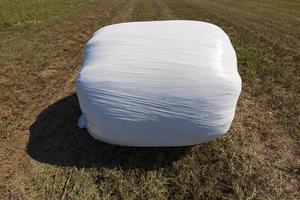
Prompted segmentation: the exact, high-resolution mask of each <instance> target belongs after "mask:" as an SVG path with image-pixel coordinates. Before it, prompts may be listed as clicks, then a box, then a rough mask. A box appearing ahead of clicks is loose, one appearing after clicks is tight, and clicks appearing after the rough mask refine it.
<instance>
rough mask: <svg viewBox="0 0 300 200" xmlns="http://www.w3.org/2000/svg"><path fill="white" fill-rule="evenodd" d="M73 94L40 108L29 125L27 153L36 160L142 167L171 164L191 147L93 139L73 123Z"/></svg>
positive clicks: (75, 101) (76, 112)
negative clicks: (131, 144)
mask: <svg viewBox="0 0 300 200" xmlns="http://www.w3.org/2000/svg"><path fill="white" fill-rule="evenodd" d="M80 113H81V111H80V108H79V104H78V99H77V96H76V94H75V93H74V94H72V95H69V96H67V97H65V98H63V99H61V100H59V101H57V102H56V103H54V104H52V105H50V106H49V107H48V108H46V109H45V110H44V111H42V112H41V113H40V114H39V116H38V117H37V119H36V121H35V122H34V123H33V124H32V125H31V126H30V136H29V141H28V144H27V153H28V154H29V155H30V156H31V157H32V158H33V159H35V160H37V161H40V162H43V163H48V164H52V165H56V166H76V167H79V168H81V167H86V168H90V167H109V168H122V169H134V168H141V169H144V170H151V169H157V168H161V167H165V166H167V165H171V164H172V163H173V162H174V161H176V160H178V159H180V158H181V157H182V156H184V155H186V154H187V153H188V152H189V150H190V147H159V148H156V147H155V148H154V147H152V148H151V147H147V148H142V147H122V146H116V145H110V144H106V143H103V142H100V141H97V140H94V139H93V138H92V137H91V136H90V135H89V134H88V132H87V130H86V129H79V128H77V126H76V123H77V119H78V117H79V116H80Z"/></svg>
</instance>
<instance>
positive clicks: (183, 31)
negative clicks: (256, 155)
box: [76, 20, 241, 146]
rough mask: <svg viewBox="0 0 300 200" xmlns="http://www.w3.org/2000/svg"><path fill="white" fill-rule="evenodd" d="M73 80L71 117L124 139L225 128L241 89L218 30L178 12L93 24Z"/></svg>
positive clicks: (171, 142)
mask: <svg viewBox="0 0 300 200" xmlns="http://www.w3.org/2000/svg"><path fill="white" fill-rule="evenodd" d="M76 84H77V95H78V98H79V102H80V107H81V110H82V112H83V116H82V117H81V119H80V120H79V123H78V125H79V126H81V127H85V126H86V127H87V129H88V131H89V133H90V134H91V135H92V136H93V137H94V138H95V139H98V140H101V141H104V142H107V143H112V144H117V145H125V146H184V145H192V144H198V143H202V142H206V141H209V140H212V139H214V138H216V137H218V136H220V135H222V134H225V133H226V132H227V131H228V129H229V127H230V125H231V122H232V120H233V117H234V113H235V107H236V104H237V101H238V97H239V95H240V92H241V79H240V76H239V74H238V71H237V60H236V55H235V51H234V49H233V47H232V45H231V42H230V40H229V38H228V36H227V35H226V34H225V33H224V31H223V30H222V29H220V28H219V27H217V26H215V25H213V24H209V23H205V22H198V21H182V20H176V21H155V22H131V23H122V24H115V25H111V26H107V27H104V28H102V29H100V30H98V31H97V32H96V33H95V34H94V36H93V37H92V39H91V40H90V41H89V42H88V43H87V45H86V46H85V49H84V61H83V65H82V68H81V71H80V73H79V76H78V79H77V82H76Z"/></svg>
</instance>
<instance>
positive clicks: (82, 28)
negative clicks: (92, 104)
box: [0, 0, 300, 200]
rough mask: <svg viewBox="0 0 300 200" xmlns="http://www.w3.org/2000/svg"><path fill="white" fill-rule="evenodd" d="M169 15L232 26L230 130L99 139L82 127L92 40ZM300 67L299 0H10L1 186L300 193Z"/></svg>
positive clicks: (2, 16)
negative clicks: (198, 137) (236, 96)
mask: <svg viewBox="0 0 300 200" xmlns="http://www.w3.org/2000/svg"><path fill="white" fill-rule="evenodd" d="M168 19H186V20H201V21H207V22H211V23H214V24H216V25H218V26H220V27H221V28H222V29H223V30H224V31H225V32H226V33H228V35H229V36H230V39H231V41H232V43H233V46H234V48H235V50H236V52H237V57H238V68H239V72H240V74H241V77H242V80H243V90H242V94H241V97H240V100H239V103H238V107H237V111H236V116H235V120H234V122H233V124H232V127H231V129H230V131H229V132H228V134H226V135H225V136H223V137H221V138H219V139H217V140H214V141H212V142H209V143H206V144H201V145H196V146H192V147H178V148H129V147H119V146H113V145H108V144H104V143H101V142H98V141H95V140H93V139H92V138H91V137H90V136H89V135H88V133H87V132H86V130H80V129H78V128H77V127H76V122H77V119H78V117H79V116H80V109H79V106H78V100H77V97H76V94H75V84H74V81H75V79H76V75H77V73H78V71H79V67H80V64H81V61H82V49H83V46H84V44H85V43H86V42H87V41H88V39H89V38H91V36H92V34H93V33H94V32H95V31H96V30H98V29H99V28H101V27H103V26H105V25H109V24H113V23H119V22H128V21H144V20H168ZM199 37H201V35H199ZM299 71H300V1H299V0H289V1H287V0H264V1H262V0H252V1H248V0H218V1H217V0H214V1H213V0H89V1H88V0H0V198H3V199H249V200H250V199H289V200H290V199H300V192H299V191H300V181H299V180H300V144H299V141H300V117H299V116H300V72H299Z"/></svg>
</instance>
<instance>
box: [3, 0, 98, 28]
mask: <svg viewBox="0 0 300 200" xmlns="http://www.w3.org/2000/svg"><path fill="white" fill-rule="evenodd" d="M90 2H93V0H11V1H5V2H3V3H1V4H0V31H3V30H5V29H6V28H8V27H10V26H14V25H18V24H23V23H28V22H32V23H35V22H39V21H41V20H46V19H48V18H49V17H52V16H55V15H57V14H58V13H59V12H62V11H66V10H68V9H71V8H77V7H79V6H82V5H84V4H87V3H90Z"/></svg>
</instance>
